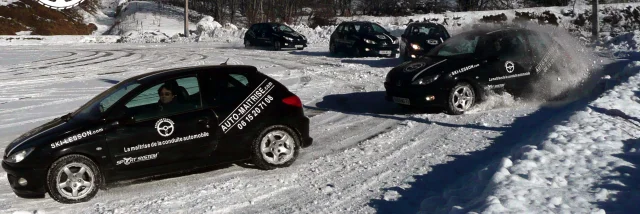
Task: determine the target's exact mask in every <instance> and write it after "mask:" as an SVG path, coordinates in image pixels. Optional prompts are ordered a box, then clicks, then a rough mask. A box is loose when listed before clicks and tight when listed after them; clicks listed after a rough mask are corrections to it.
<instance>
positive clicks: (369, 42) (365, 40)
mask: <svg viewBox="0 0 640 214" xmlns="http://www.w3.org/2000/svg"><path fill="white" fill-rule="evenodd" d="M364 42H365V43H367V44H372V45H375V44H376V41H373V40H370V39H364Z"/></svg>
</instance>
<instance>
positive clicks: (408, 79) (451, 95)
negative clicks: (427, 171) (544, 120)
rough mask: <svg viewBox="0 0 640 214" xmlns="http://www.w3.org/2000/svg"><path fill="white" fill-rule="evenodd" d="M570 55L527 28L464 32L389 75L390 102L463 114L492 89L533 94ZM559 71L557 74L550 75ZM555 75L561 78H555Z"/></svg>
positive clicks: (553, 42) (387, 96)
mask: <svg viewBox="0 0 640 214" xmlns="http://www.w3.org/2000/svg"><path fill="white" fill-rule="evenodd" d="M563 57H569V55H568V54H567V52H566V50H564V49H562V48H561V46H560V45H559V43H558V42H557V41H555V40H554V39H553V38H552V37H551V36H550V35H549V34H547V33H540V32H535V31H532V30H528V29H524V28H506V29H501V30H488V29H476V30H473V31H469V32H465V33H461V34H458V35H456V36H454V37H451V38H450V39H448V40H446V41H445V42H444V43H442V44H440V45H438V46H436V47H435V48H434V49H432V50H431V51H429V53H427V54H426V55H425V56H424V57H421V58H417V59H415V60H413V61H408V62H404V63H403V64H401V65H399V66H397V67H395V68H393V69H392V70H391V71H390V72H389V73H388V74H387V76H386V80H385V82H384V86H385V89H386V97H385V98H386V99H387V100H388V101H393V102H395V103H398V104H400V105H402V106H418V107H431V106H435V107H444V109H445V110H446V111H447V112H448V113H450V114H463V113H464V112H465V111H467V110H469V109H470V108H471V107H473V106H474V104H475V103H476V102H477V101H481V99H482V98H483V97H485V96H484V95H486V92H488V91H507V92H509V93H512V94H513V95H515V96H522V95H527V94H528V93H530V92H533V91H532V90H536V89H535V87H532V86H533V85H532V84H533V83H534V82H537V81H538V80H540V77H542V76H543V74H544V75H548V74H551V75H555V74H557V73H556V72H558V71H557V68H558V66H559V64H562V63H559V62H562V58H563ZM548 71H554V72H548ZM554 73H555V74H554Z"/></svg>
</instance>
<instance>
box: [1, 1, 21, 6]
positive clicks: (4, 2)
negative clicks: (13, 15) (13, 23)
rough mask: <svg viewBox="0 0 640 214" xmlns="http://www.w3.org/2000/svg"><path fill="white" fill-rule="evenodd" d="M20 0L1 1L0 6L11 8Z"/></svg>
mask: <svg viewBox="0 0 640 214" xmlns="http://www.w3.org/2000/svg"><path fill="white" fill-rule="evenodd" d="M19 1H20V0H0V6H9V5H10V4H13V3H15V2H19Z"/></svg>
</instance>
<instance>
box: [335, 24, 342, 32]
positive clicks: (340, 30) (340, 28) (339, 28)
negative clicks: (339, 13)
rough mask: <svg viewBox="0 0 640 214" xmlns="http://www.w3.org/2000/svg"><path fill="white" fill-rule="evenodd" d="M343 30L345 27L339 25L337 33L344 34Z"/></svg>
mask: <svg viewBox="0 0 640 214" xmlns="http://www.w3.org/2000/svg"><path fill="white" fill-rule="evenodd" d="M343 28H344V25H338V28H336V31H337V32H338V33H344V32H343V30H342V29H343Z"/></svg>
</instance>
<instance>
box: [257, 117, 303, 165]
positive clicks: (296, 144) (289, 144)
mask: <svg viewBox="0 0 640 214" xmlns="http://www.w3.org/2000/svg"><path fill="white" fill-rule="evenodd" d="M299 150H300V137H299V136H298V135H297V133H296V132H295V131H293V130H292V129H291V128H289V127H286V126H282V125H274V126H269V127H267V128H265V129H264V130H263V131H262V132H261V133H260V135H258V137H257V138H256V139H255V140H254V142H253V145H252V155H251V156H252V162H253V164H255V165H256V166H257V167H258V168H260V169H263V170H272V169H276V168H282V167H288V166H291V164H293V162H294V161H295V160H296V158H298V153H299ZM287 152H288V153H287ZM276 157H277V158H276Z"/></svg>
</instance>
